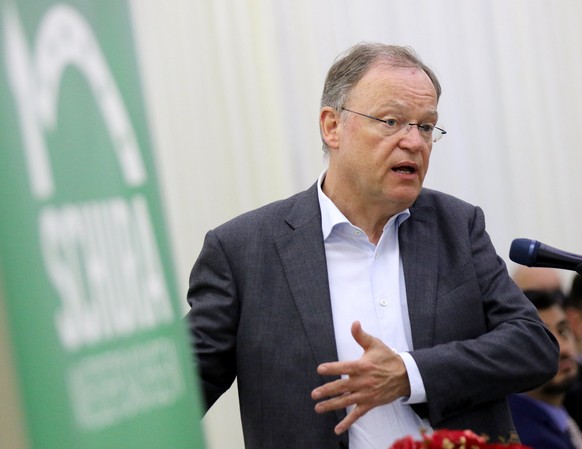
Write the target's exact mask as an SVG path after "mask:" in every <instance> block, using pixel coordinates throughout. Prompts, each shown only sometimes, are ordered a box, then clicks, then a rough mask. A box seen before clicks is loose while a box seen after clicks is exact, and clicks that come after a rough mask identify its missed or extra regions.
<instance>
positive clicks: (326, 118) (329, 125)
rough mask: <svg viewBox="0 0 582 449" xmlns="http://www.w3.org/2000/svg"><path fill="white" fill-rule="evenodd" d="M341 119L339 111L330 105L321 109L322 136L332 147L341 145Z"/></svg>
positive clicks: (320, 124) (320, 126)
mask: <svg viewBox="0 0 582 449" xmlns="http://www.w3.org/2000/svg"><path fill="white" fill-rule="evenodd" d="M339 119H340V116H339V113H338V112H337V111H336V110H335V109H333V108H331V107H329V106H326V107H324V108H321V111H319V128H320V130H321V137H322V139H323V140H324V141H325V143H326V144H327V146H328V148H330V149H337V148H338V147H339V135H338V128H339Z"/></svg>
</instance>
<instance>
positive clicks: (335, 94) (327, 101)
mask: <svg viewBox="0 0 582 449" xmlns="http://www.w3.org/2000/svg"><path fill="white" fill-rule="evenodd" d="M380 61H381V62H384V63H387V64H389V65H390V66H392V67H402V68H406V67H416V68H419V69H421V70H422V71H424V72H425V73H426V74H427V75H428V77H429V78H430V80H431V81H432V84H433V85H434V88H435V91H436V94H437V101H438V99H439V98H440V96H441V85H440V83H439V80H438V79H437V77H436V75H435V73H434V72H433V71H432V70H431V69H430V68H429V67H428V66H427V65H425V64H424V63H423V62H422V61H421V60H420V58H419V57H418V56H417V55H416V53H415V51H414V50H413V49H412V48H410V47H402V46H398V45H386V44H381V43H370V42H361V43H359V44H356V45H354V46H353V47H351V48H349V49H348V50H347V51H346V52H345V53H343V54H341V55H339V56H338V57H337V58H336V60H335V61H334V63H333V65H332V66H331V67H330V69H329V71H328V72H327V77H326V78H325V83H324V85H323V94H322V95H321V107H322V108H323V107H326V106H329V107H331V108H333V109H335V110H336V111H340V112H341V109H342V107H343V106H344V105H345V103H346V101H347V100H348V96H349V94H350V92H351V91H352V88H353V87H354V86H355V85H356V84H357V83H358V81H360V80H361V79H362V77H363V76H364V75H365V74H366V72H367V71H368V70H370V69H371V68H372V66H373V65H375V64H376V63H377V62H380ZM322 140H323V139H322ZM323 151H325V152H327V151H328V148H327V145H326V143H325V141H323Z"/></svg>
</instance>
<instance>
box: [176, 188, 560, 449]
mask: <svg viewBox="0 0 582 449" xmlns="http://www.w3.org/2000/svg"><path fill="white" fill-rule="evenodd" d="M410 212H411V215H410V217H409V219H408V220H406V221H405V222H404V223H403V224H402V225H401V227H400V231H399V241H400V252H401V257H402V262H403V266H404V274H405V280H406V292H407V297H408V309H409V315H410V323H411V327H412V337H413V343H414V350H413V351H412V352H411V354H412V356H413V358H414V360H415V361H416V363H417V365H418V367H419V370H420V373H421V376H422V378H423V381H424V385H425V388H426V392H427V399H428V400H427V403H425V404H418V405H416V406H414V408H415V410H416V412H417V413H418V414H420V415H421V416H423V417H427V418H428V419H429V421H430V422H431V425H432V426H433V427H435V428H455V429H465V428H467V429H472V430H474V431H476V432H477V433H486V434H488V435H489V436H491V437H492V438H493V439H497V437H500V436H501V437H506V436H507V435H508V434H509V433H510V432H511V431H513V424H512V422H511V417H510V414H509V411H508V408H507V404H506V399H505V397H506V396H507V395H508V394H509V393H511V392H516V391H523V390H527V389H530V388H532V387H534V386H537V385H538V384H540V383H542V382H545V381H547V380H548V379H549V378H551V377H552V376H553V375H554V374H555V372H556V370H557V360H558V350H557V344H556V341H555V339H554V338H553V336H552V335H551V334H550V333H549V332H548V331H547V330H546V329H545V327H544V326H543V325H542V324H541V322H540V320H539V319H538V315H537V312H536V310H535V308H534V307H533V306H532V305H531V304H530V303H529V301H528V300H527V298H525V296H523V295H522V293H521V291H520V290H519V288H518V287H517V286H516V285H515V284H514V283H513V282H512V281H511V279H510V278H509V276H508V274H507V270H506V267H505V264H504V263H503V261H502V260H501V259H500V258H499V257H498V256H497V255H496V253H495V250H494V248H493V246H492V244H491V242H490V239H489V237H488V235H487V233H486V232H485V221H484V218H483V213H482V211H481V210H480V209H479V208H477V207H474V206H471V205H469V204H467V203H465V202H463V201H461V200H458V199H456V198H453V197H451V196H449V195H445V194H442V193H439V192H435V191H430V190H428V189H424V190H423V191H422V193H421V195H420V196H419V198H418V199H417V201H416V202H415V204H414V205H413V206H412V207H411V208H410ZM329 295H330V294H329V287H328V277H327V266H326V258H325V250H324V243H323V237H322V231H321V214H320V209H319V203H318V199H317V189H316V186H315V185H314V186H312V187H311V188H310V189H309V190H307V191H305V192H302V193H299V194H297V195H295V196H293V197H291V198H289V199H286V200H283V201H278V202H275V203H272V204H270V205H267V206H264V207H262V208H260V209H258V210H255V211H252V212H249V213H246V214H243V215H241V216H239V217H237V218H235V219H234V220H231V221H229V222H227V223H225V224H223V225H221V226H219V227H218V228H216V229H215V230H213V231H210V232H209V233H208V234H207V236H206V239H205V242H204V246H203V249H202V251H201V253H200V256H199V258H198V260H197V261H196V263H195V265H194V268H193V269H192V274H191V276H190V288H189V291H188V302H189V303H190V305H191V310H190V312H189V313H188V317H187V318H188V323H189V326H190V330H191V333H192V335H193V337H194V342H195V343H194V344H193V348H194V352H195V357H196V360H197V365H198V369H199V372H200V376H201V385H202V389H203V391H204V395H205V398H206V406H207V407H210V406H211V405H212V404H213V403H214V401H215V400H216V399H217V398H218V397H219V396H220V395H221V394H222V393H223V392H224V391H226V390H227V389H228V388H229V387H230V385H231V384H232V382H233V381H234V379H235V377H238V379H237V381H238V390H239V398H240V409H241V418H242V424H243V432H244V438H245V445H246V447H247V448H248V449H284V448H290V449H291V448H293V449H297V448H309V449H312V448H318V449H326V448H330V449H331V448H338V447H344V448H347V447H348V436H347V432H346V433H344V434H343V435H341V436H339V437H337V436H336V435H335V434H334V432H333V428H334V426H335V425H336V424H337V423H338V422H339V420H341V419H342V418H343V417H344V416H345V411H343V410H342V411H340V412H335V413H333V412H332V413H326V414H322V415H319V414H317V413H315V411H314V405H315V403H314V401H313V400H312V399H311V391H312V390H313V389H314V388H315V387H317V386H318V385H321V384H323V383H324V382H327V381H329V380H331V379H330V378H323V377H321V376H319V375H318V374H317V372H316V368H317V366H318V365H319V364H320V363H323V362H329V361H335V360H337V352H336V344H335V339H334V331H333V321H332V311H331V306H330V297H329ZM355 318H356V317H355ZM389 443H390V442H386V446H388V444H389Z"/></svg>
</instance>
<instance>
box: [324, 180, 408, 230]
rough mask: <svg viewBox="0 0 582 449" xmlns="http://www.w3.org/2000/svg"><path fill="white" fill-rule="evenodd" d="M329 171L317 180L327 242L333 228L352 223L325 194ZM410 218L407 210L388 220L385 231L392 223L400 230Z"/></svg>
mask: <svg viewBox="0 0 582 449" xmlns="http://www.w3.org/2000/svg"><path fill="white" fill-rule="evenodd" d="M326 174H327V170H324V171H323V172H322V173H321V174H320V175H319V178H318V180H317V197H318V199H319V208H320V209H321V230H322V231H323V240H326V239H327V238H328V237H329V235H330V234H331V231H333V228H334V227H335V226H336V225H338V224H341V223H349V224H351V223H350V221H349V220H348V219H347V218H346V217H345V216H344V214H342V213H341V211H340V210H339V209H338V208H337V206H336V205H335V204H334V203H333V201H332V200H331V199H329V197H328V196H327V195H326V194H325V193H323V190H322V188H321V186H322V185H323V180H324V179H325V175H326ZM408 217H410V209H405V210H403V211H402V212H400V213H399V214H397V215H395V216H393V217H391V218H390V220H388V223H386V225H385V226H384V229H386V227H387V226H388V225H390V224H391V223H392V222H395V226H396V228H398V227H399V226H400V225H401V224H402V223H403V222H404V221H405V220H406V219H407V218H408Z"/></svg>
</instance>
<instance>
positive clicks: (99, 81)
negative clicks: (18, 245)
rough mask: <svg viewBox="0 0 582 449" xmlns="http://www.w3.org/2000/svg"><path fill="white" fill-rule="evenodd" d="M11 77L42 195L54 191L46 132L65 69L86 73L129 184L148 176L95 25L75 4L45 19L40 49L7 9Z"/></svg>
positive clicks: (35, 187)
mask: <svg viewBox="0 0 582 449" xmlns="http://www.w3.org/2000/svg"><path fill="white" fill-rule="evenodd" d="M4 29H5V36H4V40H5V46H6V48H5V50H6V59H7V61H6V62H7V68H8V77H9V82H10V84H11V86H12V91H13V93H14V95H15V97H16V103H17V108H18V113H19V116H20V124H21V132H22V136H23V140H24V147H25V150H26V160H27V168H28V172H29V180H30V187H31V190H32V192H33V194H34V195H35V196H36V197H37V198H38V199H46V198H47V197H50V196H51V195H52V194H53V192H54V188H55V187H54V179H53V173H52V170H51V165H50V158H49V156H48V149H47V144H46V137H45V132H46V131H47V130H49V129H53V128H54V127H55V126H56V123H57V115H56V111H57V99H58V94H59V87H60V81H61V77H62V74H63V71H64V69H65V68H66V67H67V66H69V65H72V66H75V67H76V68H77V69H78V70H79V71H80V72H81V73H82V74H83V76H84V77H85V79H86V80H87V82H88V83H89V86H90V88H91V91H92V94H93V96H94V97H95V99H96V101H97V104H98V106H99V109H100V112H101V114H102V116H103V118H104V120H105V123H106V126H107V130H108V132H109V135H110V137H111V140H112V142H113V147H114V149H115V152H116V155H117V159H118V161H119V165H120V167H121V172H122V174H123V178H124V180H125V182H126V184H127V185H129V186H138V185H140V184H142V183H144V182H145V180H146V171H145V168H144V163H143V160H142V158H141V153H140V151H139V148H138V144H137V139H136V136H135V132H134V130H133V127H132V125H131V122H130V120H129V116H128V113H127V110H126V108H125V106H124V103H123V101H122V99H121V95H120V93H119V89H118V88H117V86H116V83H115V81H114V79H113V77H112V75H111V71H110V70H109V67H108V65H107V62H106V60H105V58H104V56H103V53H102V51H101V49H100V46H99V43H98V41H97V39H96V38H95V36H94V34H93V32H92V29H91V27H90V25H89V24H88V23H87V21H86V20H85V19H84V18H83V16H81V15H80V14H79V13H78V12H77V11H76V10H75V9H74V8H72V7H70V6H67V5H56V6H54V7H53V8H51V9H50V10H49V11H48V12H47V13H46V15H45V16H44V17H43V19H42V22H41V23H40V26H39V29H38V34H37V38H36V43H35V45H34V51H33V52H30V51H29V50H28V46H27V43H26V38H25V34H24V31H23V29H22V24H21V22H20V20H19V17H18V12H17V10H16V8H15V6H14V5H13V4H10V5H9V6H7V8H6V10H5V13H4Z"/></svg>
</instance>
